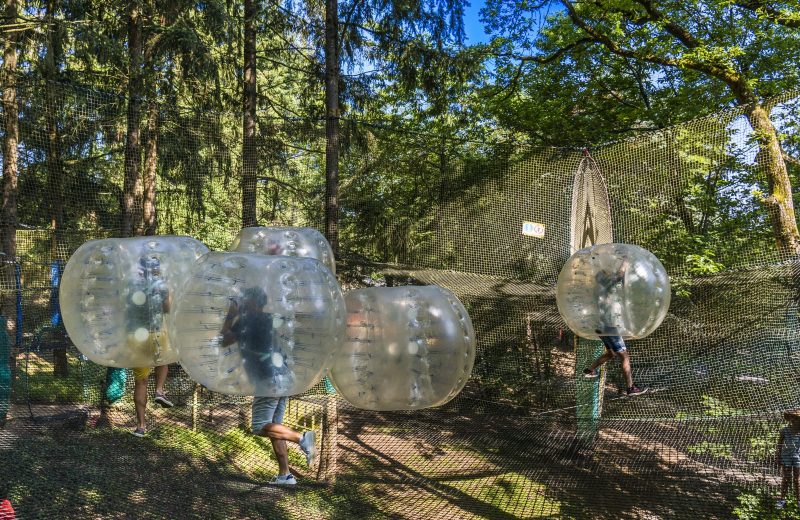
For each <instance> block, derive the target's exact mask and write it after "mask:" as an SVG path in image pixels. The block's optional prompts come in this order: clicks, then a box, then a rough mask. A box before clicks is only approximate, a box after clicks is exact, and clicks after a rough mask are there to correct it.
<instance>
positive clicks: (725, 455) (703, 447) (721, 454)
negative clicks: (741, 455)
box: [686, 441, 733, 459]
mask: <svg viewBox="0 0 800 520" xmlns="http://www.w3.org/2000/svg"><path fill="white" fill-rule="evenodd" d="M686 451H688V452H689V453H694V454H696V455H706V454H707V455H711V456H712V457H716V458H719V459H732V458H733V446H732V445H730V444H722V443H717V442H707V441H703V442H701V443H698V444H693V445H691V446H687V447H686Z"/></svg>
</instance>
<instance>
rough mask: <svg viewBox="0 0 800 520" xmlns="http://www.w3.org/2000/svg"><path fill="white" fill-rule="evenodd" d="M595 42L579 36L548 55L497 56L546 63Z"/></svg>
mask: <svg viewBox="0 0 800 520" xmlns="http://www.w3.org/2000/svg"><path fill="white" fill-rule="evenodd" d="M593 42H594V40H593V39H592V38H579V39H577V40H575V41H574V42H572V43H570V44H569V45H565V46H564V47H561V48H560V49H557V50H556V51H555V52H553V53H551V54H548V55H546V56H522V55H519V54H514V53H503V54H496V56H498V57H503V58H513V59H515V60H519V61H522V62H533V63H539V64H541V65H545V64H547V63H550V62H552V61H555V60H557V59H558V58H560V57H561V56H563V55H564V54H565V53H567V52H569V51H571V50H572V49H574V48H576V47H580V46H582V45H584V44H586V43H593Z"/></svg>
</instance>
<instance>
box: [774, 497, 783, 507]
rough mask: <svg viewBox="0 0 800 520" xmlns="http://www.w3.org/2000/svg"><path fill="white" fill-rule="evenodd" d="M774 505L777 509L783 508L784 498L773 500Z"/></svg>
mask: <svg viewBox="0 0 800 520" xmlns="http://www.w3.org/2000/svg"><path fill="white" fill-rule="evenodd" d="M775 507H777V508H778V509H783V508H784V507H786V500H784V499H782V498H780V499H778V500H776V501H775Z"/></svg>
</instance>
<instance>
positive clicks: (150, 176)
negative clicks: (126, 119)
mask: <svg viewBox="0 0 800 520" xmlns="http://www.w3.org/2000/svg"><path fill="white" fill-rule="evenodd" d="M151 94H152V95H153V97H152V98H151V99H150V101H149V105H148V111H147V135H146V140H145V156H144V193H143V201H142V206H143V213H144V230H143V231H144V233H143V234H144V235H148V236H152V235H155V234H156V229H157V224H158V222H157V220H156V218H157V216H156V168H157V166H158V104H157V103H156V100H155V89H153V90H152V92H151Z"/></svg>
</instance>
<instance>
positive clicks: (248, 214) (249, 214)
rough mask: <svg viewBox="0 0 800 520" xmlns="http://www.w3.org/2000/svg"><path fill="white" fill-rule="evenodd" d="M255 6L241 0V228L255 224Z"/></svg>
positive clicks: (250, 2) (256, 157) (250, 0)
mask: <svg viewBox="0 0 800 520" xmlns="http://www.w3.org/2000/svg"><path fill="white" fill-rule="evenodd" d="M255 19H256V6H255V2H254V0H244V115H243V121H242V125H243V131H244V133H243V135H244V139H243V143H242V227H250V226H255V225H256V176H257V174H258V171H257V170H258V156H257V150H256V29H255V21H256V20H255Z"/></svg>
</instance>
